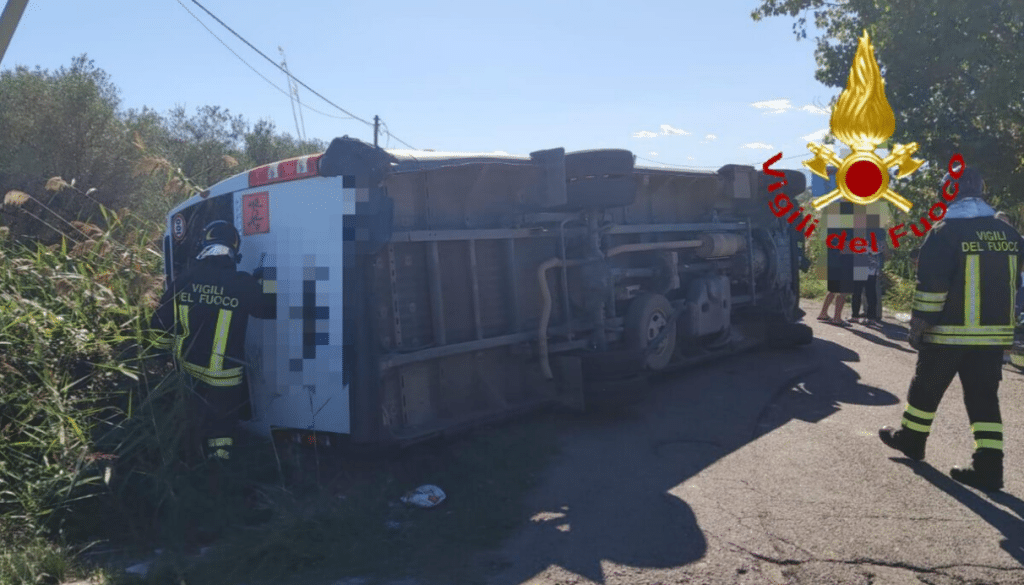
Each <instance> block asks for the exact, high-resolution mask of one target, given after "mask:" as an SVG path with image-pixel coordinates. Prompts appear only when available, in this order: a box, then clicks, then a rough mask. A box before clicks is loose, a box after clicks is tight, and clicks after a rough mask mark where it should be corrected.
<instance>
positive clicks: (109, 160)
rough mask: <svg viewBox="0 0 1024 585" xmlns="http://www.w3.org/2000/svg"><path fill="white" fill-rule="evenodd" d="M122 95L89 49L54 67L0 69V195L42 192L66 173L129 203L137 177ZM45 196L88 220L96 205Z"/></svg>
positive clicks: (113, 203)
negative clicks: (121, 108) (123, 118)
mask: <svg viewBox="0 0 1024 585" xmlns="http://www.w3.org/2000/svg"><path fill="white" fill-rule="evenodd" d="M118 93H119V92H118V89H117V87H115V86H114V84H113V83H112V82H111V81H110V79H109V77H108V75H107V74H106V73H105V72H104V71H103V70H102V69H99V68H97V67H96V66H95V65H94V63H93V62H92V61H91V60H89V59H88V58H87V57H86V56H85V55H81V56H79V57H76V58H74V59H72V62H71V66H70V67H62V68H60V69H59V70H58V71H55V72H52V73H51V72H49V71H46V70H42V69H40V68H38V67H37V68H36V69H35V70H34V71H30V70H29V69H28V68H26V67H18V68H16V69H15V70H14V71H10V70H8V71H4V72H3V73H2V74H0V136H3V141H2V142H0V193H6V192H7V191H8V190H11V189H18V190H22V191H26V192H29V193H36V194H39V193H41V192H42V191H43V189H44V186H45V185H46V184H47V182H48V180H49V179H50V178H51V177H54V176H62V177H66V178H67V179H68V180H69V181H70V180H71V179H74V180H75V181H76V182H77V184H78V185H83V186H86V187H88V188H95V191H93V192H92V194H91V197H92V198H93V199H95V200H98V201H99V202H101V203H103V204H104V205H107V206H108V207H114V208H117V207H121V206H124V205H125V204H126V203H127V202H128V201H130V199H131V195H132V194H133V187H134V181H133V180H132V177H131V175H130V173H128V172H126V171H127V170H128V169H130V168H131V161H132V160H133V156H134V153H133V151H132V147H131V144H130V143H129V142H128V141H126V140H125V139H124V138H125V126H124V123H123V122H122V121H121V119H120V117H119V115H118V105H119V98H118ZM47 197H48V200H47V204H48V205H49V206H50V208H51V209H54V210H55V211H58V212H62V215H64V216H65V217H69V218H79V219H88V218H89V215H90V214H95V211H96V208H95V207H94V206H87V207H86V208H82V201H81V200H80V199H74V200H71V199H68V198H66V197H64V196H62V195H61V194H59V192H53V193H52V195H47ZM12 223H18V222H17V221H13V222H12ZM14 231H15V233H20V232H22V231H23V230H22V229H20V228H19V227H16V228H15V230H14Z"/></svg>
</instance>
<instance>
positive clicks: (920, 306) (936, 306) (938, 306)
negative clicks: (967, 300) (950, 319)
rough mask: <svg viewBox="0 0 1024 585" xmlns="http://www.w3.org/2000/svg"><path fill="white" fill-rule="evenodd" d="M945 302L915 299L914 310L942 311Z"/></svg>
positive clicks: (926, 311)
mask: <svg viewBox="0 0 1024 585" xmlns="http://www.w3.org/2000/svg"><path fill="white" fill-rule="evenodd" d="M944 306H945V303H933V302H931V301H914V310H915V311H921V312H924V313H941V312H942V308H943V307H944Z"/></svg>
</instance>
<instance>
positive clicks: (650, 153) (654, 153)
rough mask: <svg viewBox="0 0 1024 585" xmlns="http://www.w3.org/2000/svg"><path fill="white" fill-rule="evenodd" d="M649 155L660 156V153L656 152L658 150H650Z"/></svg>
mask: <svg viewBox="0 0 1024 585" xmlns="http://www.w3.org/2000/svg"><path fill="white" fill-rule="evenodd" d="M647 156H658V153H656V152H654V151H653V150H652V151H651V152H648V153H647Z"/></svg>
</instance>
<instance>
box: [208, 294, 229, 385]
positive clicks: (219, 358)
mask: <svg viewBox="0 0 1024 585" xmlns="http://www.w3.org/2000/svg"><path fill="white" fill-rule="evenodd" d="M230 327H231V311H230V310H228V309H221V310H219V311H218V312H217V329H216V331H215V332H214V334H213V350H212V352H211V354H210V370H211V371H214V372H219V371H221V370H223V369H224V351H225V350H226V349H227V346H228V329H229V328H230Z"/></svg>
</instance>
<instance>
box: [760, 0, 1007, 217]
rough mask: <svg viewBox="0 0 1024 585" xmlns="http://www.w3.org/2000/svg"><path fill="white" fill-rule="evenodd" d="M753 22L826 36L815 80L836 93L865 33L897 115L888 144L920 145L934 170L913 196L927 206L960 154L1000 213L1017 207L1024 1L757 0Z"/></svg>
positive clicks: (820, 41) (800, 35)
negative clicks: (924, 198)
mask: <svg viewBox="0 0 1024 585" xmlns="http://www.w3.org/2000/svg"><path fill="white" fill-rule="evenodd" d="M751 16H752V17H753V19H754V20H760V19H762V18H765V17H770V16H789V17H792V18H795V19H796V21H795V22H794V24H793V31H794V34H795V35H796V37H797V39H798V40H799V39H804V38H807V23H808V19H809V18H810V19H812V20H813V22H814V24H815V25H816V26H817V28H818V29H819V30H821V31H823V34H822V35H821V36H819V37H817V38H816V39H815V41H816V50H815V57H816V59H817V64H818V68H817V71H816V73H815V77H816V78H817V79H818V81H820V82H822V83H824V84H825V85H828V86H831V87H836V88H844V87H845V86H846V82H847V77H848V75H849V70H850V65H851V63H852V62H853V56H854V53H855V52H856V49H857V38H858V37H859V36H860V35H861V34H862V32H863V31H864V30H867V31H868V33H869V34H870V36H871V41H872V44H873V45H874V47H875V57H876V59H877V60H878V62H879V65H880V67H881V70H882V76H883V78H884V79H885V84H886V96H887V98H888V100H889V103H890V105H891V106H892V108H893V110H894V112H895V115H896V133H895V134H894V135H893V140H894V141H896V142H900V143H908V142H917V143H918V144H919V145H920V146H921V149H920V150H919V152H918V157H920V158H924V159H926V160H928V161H929V162H930V163H931V164H930V166H931V167H932V172H931V173H928V172H925V173H921V174H920V176H919V177H917V178H916V179H915V180H914V181H913V182H912V183H911V186H910V188H911V189H912V190H917V191H921V192H925V191H926V192H927V193H928V195H929V196H930V197H932V198H934V196H935V192H936V185H937V182H936V180H935V174H936V173H937V169H945V167H946V164H947V162H948V161H949V159H950V157H951V156H952V155H953V154H955V153H961V154H963V156H964V159H965V160H966V161H967V164H968V165H969V166H971V165H973V166H976V167H977V168H978V169H980V170H981V171H982V173H983V174H984V176H985V177H986V183H987V185H988V187H989V190H990V192H992V194H993V196H994V200H995V201H996V203H997V204H998V205H1000V206H1003V207H1011V206H1012V207H1016V208H1018V209H1024V191H1021V190H1020V189H1019V185H1021V184H1022V182H1024V2H1021V1H1020V0H982V1H978V2H969V3H968V2H960V1H959V0H908V1H903V2H888V1H884V0H846V1H841V2H827V1H825V0H761V5H760V6H759V7H758V8H756V9H755V10H754V11H753V13H752V14H751Z"/></svg>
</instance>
